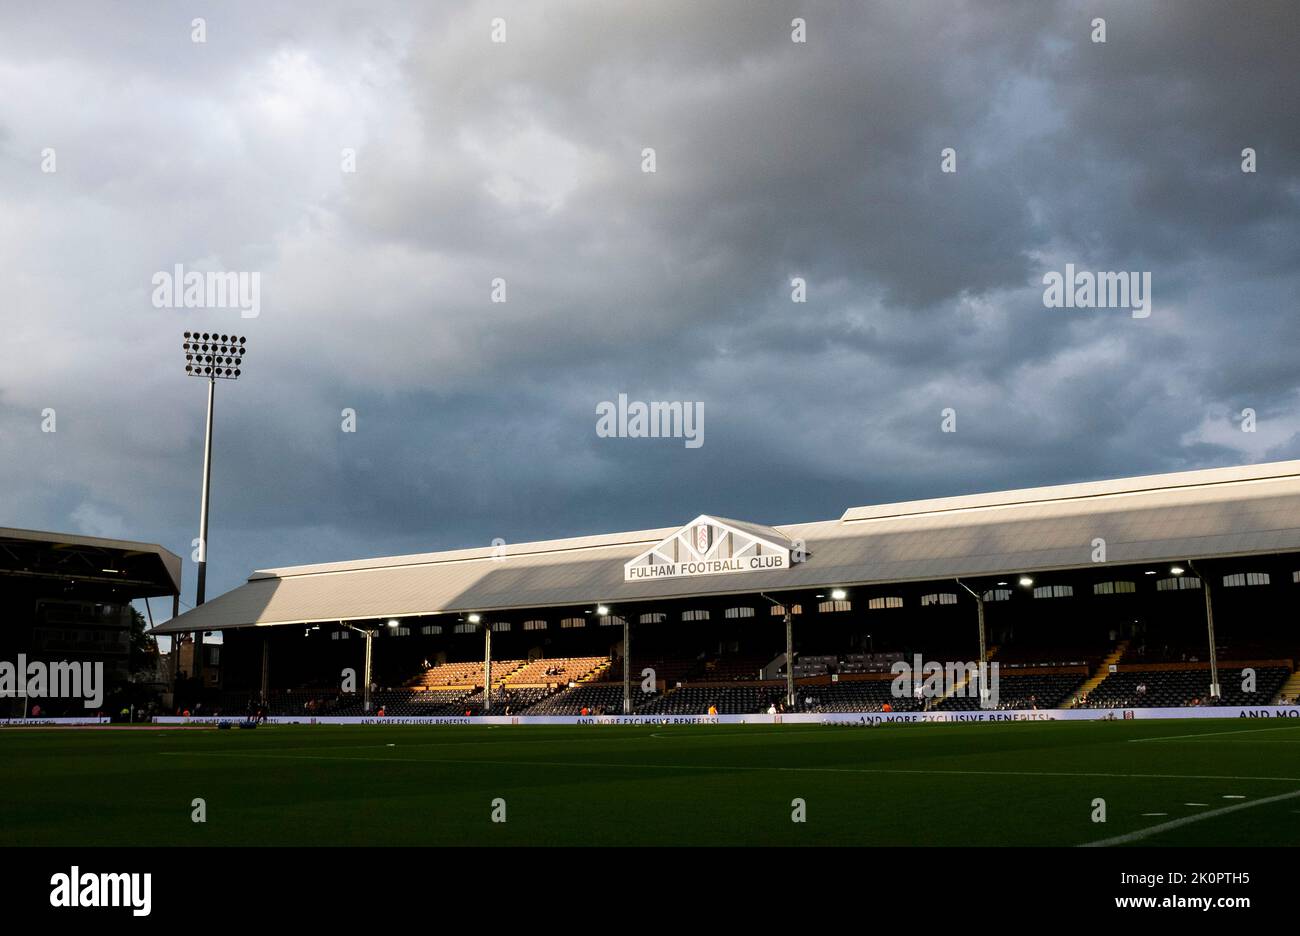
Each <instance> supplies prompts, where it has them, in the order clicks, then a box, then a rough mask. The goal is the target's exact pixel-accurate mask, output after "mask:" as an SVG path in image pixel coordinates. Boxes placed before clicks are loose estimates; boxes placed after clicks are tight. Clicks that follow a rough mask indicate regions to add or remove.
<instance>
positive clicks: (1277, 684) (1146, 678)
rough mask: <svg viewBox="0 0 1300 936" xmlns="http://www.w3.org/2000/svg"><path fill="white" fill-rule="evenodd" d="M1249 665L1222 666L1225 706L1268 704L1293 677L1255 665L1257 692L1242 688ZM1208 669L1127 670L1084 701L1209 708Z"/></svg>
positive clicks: (1100, 704) (1101, 704)
mask: <svg viewBox="0 0 1300 936" xmlns="http://www.w3.org/2000/svg"><path fill="white" fill-rule="evenodd" d="M1245 665H1248V664H1241V663H1235V664H1234V663H1220V664H1219V691H1220V694H1221V699H1222V702H1221V703H1218V704H1223V705H1267V704H1269V703H1270V702H1271V701H1272V699H1273V698H1274V696H1276V695H1277V693H1278V692H1279V691H1280V690H1281V688H1282V685H1283V684H1284V683H1285V682H1286V681H1287V678H1288V677H1289V676H1290V675H1291V670H1290V669H1289V668H1288V667H1287V666H1254V667H1252V668H1253V669H1254V670H1255V679H1256V683H1255V691H1254V692H1245V691H1243V689H1242V680H1241V677H1240V670H1241V668H1242V667H1243V666H1245ZM1209 683H1210V671H1209V667H1208V666H1192V665H1186V666H1184V665H1177V668H1170V669H1131V668H1125V669H1123V670H1121V671H1119V672H1115V673H1111V674H1110V675H1108V676H1107V677H1106V678H1105V679H1104V680H1103V681H1102V682H1101V683H1100V684H1099V685H1098V686H1097V687H1096V688H1095V689H1093V690H1092V691H1091V692H1089V693H1088V694H1087V698H1086V699H1084V700H1083V701H1081V702H1080V706H1081V707H1085V708H1161V707H1168V708H1172V707H1179V706H1187V705H1208V704H1210V699H1209Z"/></svg>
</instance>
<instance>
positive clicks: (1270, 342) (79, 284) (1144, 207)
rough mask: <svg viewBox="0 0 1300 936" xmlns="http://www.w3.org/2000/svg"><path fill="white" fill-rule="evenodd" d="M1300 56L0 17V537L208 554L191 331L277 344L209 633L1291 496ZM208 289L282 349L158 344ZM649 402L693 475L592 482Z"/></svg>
mask: <svg viewBox="0 0 1300 936" xmlns="http://www.w3.org/2000/svg"><path fill="white" fill-rule="evenodd" d="M201 6H202V5H200V7H201ZM194 16H204V17H205V18H206V20H207V29H208V41H207V42H206V43H204V44H202V45H196V44H194V43H192V42H190V20H191V19H192V17H194ZM498 16H499V17H504V18H505V19H506V21H507V29H508V33H507V35H508V39H507V42H506V43H505V44H493V43H491V42H490V41H489V31H490V28H491V27H490V24H491V21H492V19H493V18H494V17H498ZM794 16H802V17H805V18H806V20H807V25H808V42H807V43H806V44H795V43H792V42H791V41H790V20H791V18H792V17H794ZM1098 16H1101V17H1104V18H1105V19H1106V21H1107V41H1106V43H1105V44H1097V43H1093V42H1091V41H1090V38H1089V36H1090V33H1091V31H1092V26H1091V22H1092V20H1093V19H1094V18H1095V17H1098ZM1297 19H1298V17H1297V13H1296V9H1295V7H1294V5H1293V4H1290V3H1277V4H1267V3H1258V4H1250V5H1234V4H1222V3H1217V2H1214V3H1210V2H1206V3H1181V2H1180V3H1173V2H1170V3H1148V4H1132V3H1088V4H1082V3H1074V2H1062V3H1035V4H1023V3H1006V4H1000V3H970V4H965V3H937V2H936V3H872V4H857V3H806V4H798V5H797V6H791V5H788V4H784V3H757V4H755V3H739V2H735V3H708V4H700V3H655V4H636V5H632V4H619V5H614V4H602V3H558V2H555V3H552V2H542V3H536V2H530V3H508V2H492V3H464V4H456V5H443V4H439V5H437V6H436V7H435V8H434V9H432V10H412V9H408V8H406V7H404V6H402V5H396V4H394V5H378V6H375V5H364V6H362V5H348V4H341V3H340V4H322V5H316V6H313V8H312V10H311V12H310V14H308V13H305V12H303V11H301V10H295V9H294V8H289V7H276V8H266V7H265V6H264V5H260V4H246V5H240V4H233V5H232V4H226V3H223V4H220V5H215V6H211V7H209V8H207V9H202V8H198V9H196V10H195V11H193V12H190V11H188V10H187V11H185V12H183V13H182V12H178V11H177V9H176V8H174V6H173V5H170V4H157V5H134V4H133V5H120V6H115V7H113V8H111V9H109V8H104V7H102V6H101V5H86V6H85V7H78V6H76V5H71V4H64V5H57V6H55V7H53V8H50V7H43V6H25V7H21V8H14V9H6V10H5V11H4V13H3V14H0V87H3V88H4V89H5V90H6V93H5V94H3V95H0V201H2V202H3V204H2V205H0V208H3V214H0V217H3V219H4V220H3V221H2V222H0V269H3V271H4V281H5V282H6V284H7V285H8V287H9V293H10V295H9V299H10V302H9V303H8V308H9V312H8V313H7V314H6V328H5V332H6V340H5V342H4V344H3V347H2V348H0V364H2V365H3V367H2V368H0V445H2V446H3V453H4V455H3V462H2V463H0V491H3V493H2V494H0V507H2V508H3V509H2V510H0V522H4V523H8V524H13V525H22V526H31V527H42V528H52V529H78V530H82V531H84V532H90V533H101V534H106V535H123V536H133V537H141V538H149V539H157V540H160V541H162V542H163V543H165V544H166V545H168V546H169V547H171V548H173V549H175V550H176V551H178V552H182V553H186V554H188V552H189V545H188V544H189V542H190V539H191V538H192V536H193V535H194V527H195V526H196V523H197V503H196V501H197V480H198V469H199V458H200V454H201V453H200V447H201V442H202V439H201V433H202V425H201V407H202V385H201V384H200V382H198V381H192V380H187V379H186V378H184V377H183V376H182V375H181V374H180V372H179V361H178V358H179V348H178V344H179V337H178V336H179V332H180V331H181V330H182V329H183V328H186V327H193V326H198V327H206V328H217V329H220V330H223V331H234V332H240V333H247V334H248V335H249V336H250V341H251V342H252V348H253V350H252V352H251V353H250V355H249V359H248V367H247V375H246V377H245V378H244V379H242V380H241V381H240V382H239V383H238V384H236V385H233V386H222V387H220V388H219V394H218V435H217V455H218V461H217V470H216V477H215V482H214V519H213V530H212V538H213V569H212V579H213V583H214V586H215V587H216V589H217V590H221V589H224V588H226V587H229V586H230V585H233V584H235V583H236V582H238V581H239V580H240V579H242V577H243V576H244V575H245V574H246V573H247V571H248V570H249V569H251V568H253V567H257V566H269V565H278V564H289V563H297V562H306V561H312V560H318V559H329V558H348V557H353V556H360V555H369V554H384V553H398V552H404V551H416V550H427V549H435V548H440V547H445V546H457V545H467V544H483V545H486V544H488V543H489V542H490V541H491V540H492V538H493V537H501V538H503V539H505V540H507V541H509V542H518V541H521V540H524V539H529V538H540V537H548V536H559V535H568V534H574V533H583V532H592V531H604V530H617V529H632V528H642V527H656V526H662V525H667V524H671V523H675V522H680V521H683V520H686V519H689V518H690V517H691V516H694V515H695V514H696V513H699V512H701V511H713V512H717V513H722V514H726V515H732V516H738V517H747V518H752V519H754V520H757V521H764V522H788V521H796V520H803V519H813V518H822V517H833V516H837V515H838V514H839V513H840V512H842V510H843V509H844V508H845V507H847V506H849V505H851V504H856V503H870V502H876V501H881V500H890V499H900V498H906V497H916V496H931V495H938V494H947V493H961V492H966V491H973V490H980V489H990V488H996V487H1004V486H1008V487H1013V486H1025V485H1030V484H1036V483H1049V482H1054V481H1068V480H1078V479H1086V478H1094V477H1106V476H1118V475H1125V474H1137V473H1144V472H1148V471H1158V470H1172V469H1178V468H1187V467H1197V466H1209V465H1218V464H1231V463H1237V462H1243V461H1258V460H1264V459H1268V458H1275V457H1290V456H1294V455H1296V454H1300V441H1298V439H1300V436H1298V435H1297V434H1298V433H1300V419H1297V418H1296V415H1295V402H1296V393H1297V379H1296V374H1295V368H1294V365H1293V363H1292V361H1291V357H1292V353H1291V349H1292V348H1294V347H1295V346H1296V343H1297V341H1298V340H1300V317H1297V316H1296V315H1295V314H1294V313H1295V309H1296V307H1297V301H1298V300H1300V277H1298V276H1297V273H1296V269H1297V263H1296V261H1297V250H1298V249H1300V236H1297V235H1298V234H1300V230H1298V225H1297V199H1298V198H1300V157H1298V156H1297V152H1298V149H1297V142H1298V141H1297V132H1298V131H1297V126H1298V123H1297V120H1296V116H1297V114H1296V107H1297V105H1296V102H1297V100H1300V94H1297V92H1298V91H1300V87H1298V85H1300V77H1298V73H1297V71H1296V69H1295V68H1294V65H1293V62H1292V59H1293V57H1294V56H1293V50H1294V48H1295V47H1296V45H1297V38H1300V37H1298V36H1297V33H1298V32H1300V28H1298V25H1297ZM45 147H54V148H55V149H56V150H57V153H58V172H57V173H54V174H44V173H41V172H40V159H41V155H40V154H41V151H42V149H43V148H45ZM643 147H654V149H655V151H656V156H657V161H658V171H657V172H656V173H654V174H653V175H651V174H644V173H642V172H641V171H640V162H641V152H642V148H643ZM945 147H953V148H954V149H955V150H956V151H957V160H958V171H957V173H955V174H945V173H942V172H941V171H940V153H941V151H942V150H943V149H944V148H945ZM1245 147H1253V148H1254V149H1255V150H1256V151H1257V152H1258V158H1259V172H1258V173H1256V174H1243V173H1242V172H1241V171H1240V168H1239V167H1240V161H1241V155H1240V154H1241V150H1242V149H1243V148H1245ZM344 149H353V150H355V152H356V164H357V171H356V172H355V173H343V172H341V171H340V164H341V153H342V151H343V150H344ZM176 263H184V264H186V265H187V267H189V268H192V269H201V270H207V269H213V270H219V269H231V270H248V271H258V272H260V273H261V276H262V289H263V295H262V303H263V312H262V315H261V316H260V317H259V318H257V319H253V320H241V319H240V318H239V315H238V312H235V311H231V310H222V311H213V312H208V313H203V312H198V311H193V310H191V311H185V310H174V309H157V308H154V307H153V305H152V303H151V302H150V291H151V290H150V277H151V276H152V275H153V273H154V272H155V271H159V270H170V269H171V268H172V266H173V265H174V264H176ZM1066 263H1074V264H1076V266H1078V267H1079V268H1080V269H1089V270H1111V269H1114V270H1147V271H1150V272H1151V273H1152V279H1153V284H1154V287H1153V288H1154V298H1153V313H1152V315H1151V317H1150V318H1149V319H1144V320H1138V319H1133V318H1131V317H1130V316H1129V315H1128V313H1127V312H1126V311H1124V310H1096V311H1086V310H1064V309H1046V308H1044V306H1043V302H1042V289H1043V286H1042V281H1041V278H1042V276H1043V274H1044V273H1045V272H1047V271H1050V270H1057V271H1059V270H1062V269H1063V267H1064V264H1066ZM495 277H501V278H503V279H504V280H505V281H506V282H507V284H508V296H509V301H508V302H506V303H504V304H499V303H492V302H490V301H489V296H490V289H491V282H492V280H493V278H495ZM792 277H803V278H805V279H806V281H807V286H808V301H807V302H806V303H802V304H796V303H792V302H791V301H790V290H791V285H790V280H791V278H792ZM620 392H623V393H628V394H629V395H630V396H631V397H632V398H633V399H641V400H684V401H697V400H698V401H702V402H703V403H704V409H705V426H704V430H705V444H704V446H703V447H702V448H700V449H694V450H691V449H687V448H686V447H685V446H684V445H683V444H682V441H681V440H658V441H656V440H634V439H626V440H616V439H601V438H598V437H597V436H596V433H595V416H596V413H595V408H596V405H597V404H598V403H600V402H601V401H604V400H614V399H616V398H617V395H618V394H619V393H620ZM47 407H49V408H53V409H55V410H56V411H57V414H58V432H57V433H55V434H43V433H41V432H40V414H41V411H42V410H43V409H45V408H47ZM948 407H951V408H953V409H954V410H956V412H957V422H958V431H957V432H956V433H951V434H945V433H942V432H940V420H941V411H942V410H944V409H945V408H948ZM1247 407H1250V408H1253V409H1255V410H1256V412H1257V413H1258V417H1259V425H1260V428H1259V431H1258V432H1257V433H1255V434H1253V435H1249V434H1245V433H1242V432H1241V431H1240V430H1239V428H1238V419H1239V416H1240V413H1241V412H1242V410H1243V409H1245V408H1247ZM345 408H352V409H355V410H356V412H357V414H358V417H357V418H358V431H357V432H356V433H355V434H352V433H343V432H341V431H340V423H341V421H342V415H341V414H342V411H343V410H344V409H345ZM190 579H191V580H192V575H191V576H190Z"/></svg>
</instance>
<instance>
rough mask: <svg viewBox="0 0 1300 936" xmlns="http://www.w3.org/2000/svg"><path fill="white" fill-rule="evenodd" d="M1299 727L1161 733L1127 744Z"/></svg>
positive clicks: (1284, 726)
mask: <svg viewBox="0 0 1300 936" xmlns="http://www.w3.org/2000/svg"><path fill="white" fill-rule="evenodd" d="M1287 728H1290V729H1292V730H1296V729H1300V725H1269V726H1268V727H1267V728H1239V729H1234V730H1233V731H1201V732H1197V733H1196V734H1176V735H1161V736H1160V737H1158V738H1129V739H1128V743H1129V744H1143V743H1145V742H1147V741H1181V740H1183V739H1184V738H1213V737H1217V736H1219V735H1239V734H1255V733H1257V732H1260V731H1284V730H1286V729H1287Z"/></svg>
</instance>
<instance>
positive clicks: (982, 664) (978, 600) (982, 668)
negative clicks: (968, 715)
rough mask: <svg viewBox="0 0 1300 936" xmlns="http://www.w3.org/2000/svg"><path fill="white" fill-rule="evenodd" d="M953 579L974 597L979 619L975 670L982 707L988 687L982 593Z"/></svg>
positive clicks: (982, 706) (981, 706)
mask: <svg viewBox="0 0 1300 936" xmlns="http://www.w3.org/2000/svg"><path fill="white" fill-rule="evenodd" d="M953 581H954V582H956V583H957V584H958V585H960V586H961V587H962V588H964V589H966V591H968V592H970V596H971V597H972V598H974V599H975V611H976V616H977V618H978V620H979V639H980V655H979V657H978V661H979V662H978V663H977V664H976V665H977V666H978V667H979V669H978V670H977V672H978V673H979V676H978V678H979V684H980V708H984V707H985V702H986V700H987V699H988V687H987V686H986V685H985V680H984V674H985V673H987V672H988V648H987V647H986V646H985V641H984V595H983V594H981V593H980V592H977V591H975V589H973V588H971V587H970V586H969V585H967V584H966V583H965V582H963V581H962V580H961V579H953Z"/></svg>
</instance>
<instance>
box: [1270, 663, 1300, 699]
mask: <svg viewBox="0 0 1300 936" xmlns="http://www.w3.org/2000/svg"><path fill="white" fill-rule="evenodd" d="M1298 698H1300V669H1297V670H1292V671H1291V675H1290V676H1289V677H1287V681H1286V682H1284V683H1283V684H1282V688H1281V689H1279V690H1278V693H1277V697H1276V698H1275V699H1273V704H1274V705H1282V704H1283V702H1282V700H1283V699H1286V700H1288V701H1290V702H1291V703H1292V704H1294V703H1295V700H1296V699H1298Z"/></svg>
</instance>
